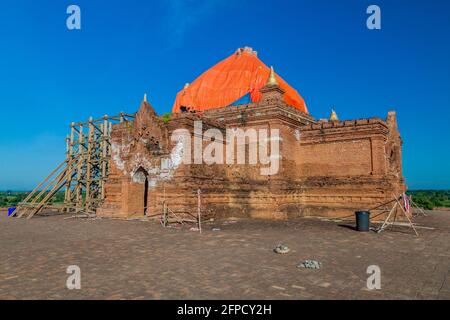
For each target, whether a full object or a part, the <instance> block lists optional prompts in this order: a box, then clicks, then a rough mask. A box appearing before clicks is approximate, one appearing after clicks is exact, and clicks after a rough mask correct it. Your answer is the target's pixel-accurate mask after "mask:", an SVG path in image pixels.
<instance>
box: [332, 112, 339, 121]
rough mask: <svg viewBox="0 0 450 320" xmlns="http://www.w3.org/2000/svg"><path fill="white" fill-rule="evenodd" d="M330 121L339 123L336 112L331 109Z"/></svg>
mask: <svg viewBox="0 0 450 320" xmlns="http://www.w3.org/2000/svg"><path fill="white" fill-rule="evenodd" d="M330 120H331V121H339V117H338V115H337V113H336V111H334V109H331V115H330Z"/></svg>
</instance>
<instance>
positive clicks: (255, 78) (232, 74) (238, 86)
mask: <svg viewBox="0 0 450 320" xmlns="http://www.w3.org/2000/svg"><path fill="white" fill-rule="evenodd" d="M269 75H270V68H269V67H267V66H266V65H265V64H264V63H263V62H262V61H261V60H259V58H258V57H257V56H256V53H255V52H253V51H252V50H251V49H250V50H249V49H239V50H238V51H237V52H236V53H234V54H233V55H231V56H230V57H228V58H226V59H225V60H223V61H221V62H219V63H218V64H216V65H215V66H214V67H212V68H211V69H209V70H208V71H206V72H205V73H203V74H202V75H201V76H200V77H198V78H197V79H196V80H195V81H194V82H192V83H191V84H190V85H189V86H188V87H186V88H184V89H183V90H181V91H180V92H179V93H178V94H177V97H176V100H175V103H174V105H173V109H172V111H173V112H180V108H181V107H186V108H187V109H189V110H198V111H203V110H209V109H215V108H222V107H226V106H228V105H230V104H232V103H234V102H235V101H237V100H238V99H240V98H242V97H243V96H245V95H246V94H250V97H251V101H252V102H258V101H260V100H261V92H260V91H259V90H260V89H261V88H262V87H264V86H265V85H266V83H267V80H268V79H269ZM276 78H277V80H278V83H279V85H280V87H281V88H282V89H283V90H284V91H285V92H286V93H285V94H284V99H285V102H286V104H288V105H290V106H292V107H295V108H297V109H299V110H300V111H303V112H306V113H308V109H307V107H306V104H305V101H304V100H303V98H302V97H301V96H300V95H299V94H298V92H297V91H296V90H295V89H294V88H292V87H291V86H290V85H289V84H287V83H286V81H284V80H283V79H282V78H281V77H280V76H278V75H276Z"/></svg>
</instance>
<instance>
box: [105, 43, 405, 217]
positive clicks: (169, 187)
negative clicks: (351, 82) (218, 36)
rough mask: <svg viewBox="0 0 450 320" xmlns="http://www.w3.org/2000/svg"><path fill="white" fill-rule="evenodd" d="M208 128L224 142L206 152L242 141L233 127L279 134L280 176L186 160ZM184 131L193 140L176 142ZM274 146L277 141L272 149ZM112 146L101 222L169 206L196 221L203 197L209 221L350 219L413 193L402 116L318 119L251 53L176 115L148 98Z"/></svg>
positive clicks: (184, 95)
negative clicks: (408, 186) (406, 172)
mask: <svg viewBox="0 0 450 320" xmlns="http://www.w3.org/2000/svg"><path fill="white" fill-rule="evenodd" d="M199 122H201V124H202V130H203V131H209V132H216V133H217V132H219V133H223V134H222V136H223V137H224V138H223V139H213V138H211V139H205V138H204V137H203V138H201V139H200V141H201V142H200V144H201V145H202V147H203V148H208V144H210V143H211V141H213V142H214V143H215V144H216V147H217V145H219V146H222V147H223V148H226V147H227V146H228V145H229V144H230V143H234V142H235V141H229V139H228V136H227V134H226V131H227V130H230V129H233V130H237V129H242V130H243V131H246V130H249V129H255V130H261V129H264V130H267V132H269V133H270V132H274V130H277V132H279V136H277V137H276V139H277V146H278V148H279V155H278V160H279V164H278V170H277V172H276V173H275V174H266V175H263V174H261V172H262V171H261V169H262V168H263V167H267V164H262V163H259V162H258V163H256V164H250V163H244V164H240V163H231V164H230V163H209V164H206V163H199V162H198V161H196V159H194V157H195V154H192V159H191V160H192V161H190V162H191V163H186V162H185V161H181V158H183V157H184V158H185V157H186V152H187V151H191V150H194V149H195V147H196V146H195V144H196V143H197V144H198V141H199V139H197V140H196V139H194V138H195V135H196V134H198V132H197V133H196V129H195V128H196V123H199ZM211 130H212V131H211ZM179 132H184V134H185V135H190V136H191V137H192V139H179V138H178V139H177V138H174V137H176V136H179V134H178V133H179ZM258 132H259V131H258ZM187 138H190V137H187ZM233 140H234V139H233ZM273 140H274V137H272V136H270V134H269V137H267V138H266V139H265V140H264V141H273ZM196 141H197V142H196ZM259 141H261V140H259ZM239 143H240V145H239ZM256 143H258V142H256ZM252 144H254V142H252V141H249V140H244V141H242V140H241V141H240V142H239V141H237V146H236V150H237V149H239V148H240V147H243V148H244V150H245V152H246V156H248V153H249V150H250V149H251V148H252V147H255V146H254V145H252ZM111 146H112V160H111V162H110V169H109V177H108V181H107V183H106V186H105V190H106V199H105V201H104V203H103V205H102V206H101V207H100V208H99V209H98V210H97V215H99V216H108V217H121V218H134V217H143V216H149V217H152V216H158V215H161V213H162V211H163V207H162V206H163V203H164V202H165V203H167V205H168V206H169V207H170V209H171V210H173V211H174V212H180V213H182V212H187V213H194V212H195V211H196V210H197V202H198V197H197V192H198V190H201V202H202V211H203V214H204V215H205V216H207V217H213V218H230V217H247V218H263V219H289V218H295V217H304V216H324V217H342V216H348V215H351V214H352V213H353V212H354V211H355V210H361V209H368V208H370V207H373V206H376V205H378V204H380V203H383V202H385V201H387V200H389V199H392V197H393V195H394V194H399V193H401V192H403V191H404V190H405V183H404V179H403V176H402V140H401V138H400V134H399V131H398V128H397V120H396V114H395V112H393V111H392V112H389V113H388V115H387V118H386V119H380V118H376V117H375V118H365V119H357V120H339V119H338V117H337V115H336V113H334V112H333V113H332V115H331V117H330V119H328V120H324V119H321V120H316V119H314V117H313V116H312V115H311V114H310V113H309V110H308V108H307V107H306V104H305V102H304V101H303V99H302V98H301V96H300V95H299V94H298V93H297V91H296V90H295V89H293V88H292V87H290V86H289V85H288V84H287V83H286V82H285V81H284V80H283V79H282V78H281V77H280V76H279V75H278V74H276V73H275V72H274V70H273V69H270V68H269V67H267V66H266V65H265V64H264V63H262V62H261V60H259V58H258V56H257V53H256V52H255V51H253V50H252V49H250V48H243V49H238V50H237V51H236V52H235V53H234V54H233V55H232V56H230V57H229V58H227V59H225V60H224V61H222V62H220V63H219V64H218V65H216V66H214V67H213V68H211V69H210V70H208V71H206V72H205V73H204V74H203V75H201V76H200V77H199V78H198V79H196V80H195V81H193V82H192V83H191V84H186V86H185V87H184V88H183V90H182V91H180V92H179V93H178V95H177V97H176V101H175V103H174V106H173V112H172V114H170V115H164V116H158V115H157V114H156V112H155V111H154V109H153V107H152V106H151V104H150V103H149V102H148V101H147V98H146V97H144V100H143V101H142V103H141V106H140V109H139V111H138V112H137V113H136V117H135V119H134V121H132V122H124V123H120V124H115V125H114V126H113V128H112V132H111ZM197 147H198V145H197ZM256 147H257V146H256ZM203 150H205V149H203ZM190 153H192V152H190Z"/></svg>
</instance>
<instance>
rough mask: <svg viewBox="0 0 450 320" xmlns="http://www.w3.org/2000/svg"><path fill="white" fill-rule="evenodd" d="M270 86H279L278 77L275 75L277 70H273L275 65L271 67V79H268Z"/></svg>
mask: <svg viewBox="0 0 450 320" xmlns="http://www.w3.org/2000/svg"><path fill="white" fill-rule="evenodd" d="M267 85H268V86H278V81H277V78H276V77H275V71H274V70H273V67H270V75H269V80H267Z"/></svg>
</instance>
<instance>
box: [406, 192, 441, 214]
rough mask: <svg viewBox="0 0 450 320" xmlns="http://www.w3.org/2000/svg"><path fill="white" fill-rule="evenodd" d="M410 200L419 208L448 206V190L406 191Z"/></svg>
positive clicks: (428, 208)
mask: <svg viewBox="0 0 450 320" xmlns="http://www.w3.org/2000/svg"><path fill="white" fill-rule="evenodd" d="M407 194H408V195H411V196H412V200H413V201H414V202H415V203H416V204H417V205H418V206H419V207H421V208H424V209H427V210H433V209H434V208H443V207H446V208H450V190H413V191H408V192H407Z"/></svg>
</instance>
